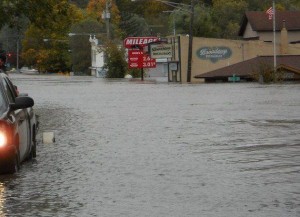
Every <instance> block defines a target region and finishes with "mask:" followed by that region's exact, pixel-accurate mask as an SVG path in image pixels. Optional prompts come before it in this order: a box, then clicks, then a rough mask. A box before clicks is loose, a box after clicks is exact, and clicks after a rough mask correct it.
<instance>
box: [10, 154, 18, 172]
mask: <svg viewBox="0 0 300 217" xmlns="http://www.w3.org/2000/svg"><path fill="white" fill-rule="evenodd" d="M7 168H8V169H7V172H8V173H9V174H13V173H15V172H18V171H19V169H20V158H19V155H18V154H16V155H15V157H14V159H12V160H11V162H10V163H9V164H8V167H7Z"/></svg>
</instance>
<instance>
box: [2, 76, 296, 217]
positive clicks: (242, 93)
mask: <svg viewBox="0 0 300 217" xmlns="http://www.w3.org/2000/svg"><path fill="white" fill-rule="evenodd" d="M11 77H12V79H13V81H14V82H15V83H16V84H17V85H18V87H19V89H20V92H27V93H29V95H30V96H32V97H33V98H34V99H35V110H36V113H37V114H38V115H39V116H40V122H41V123H40V134H39V135H38V139H39V145H38V147H37V159H36V160H35V161H29V162H25V163H24V164H22V167H21V170H20V171H19V172H18V173H17V174H15V175H2V176H0V216H1V217H6V216H7V217H10V216H22V217H23V216H41V217H48V216H49V217H52V216H59V217H64V216H66V217H72V216H76V217H77V216H79V217H85V216H101V217H102V216H103V217H187V216H193V217H200V216H204V217H233V216H236V217H248V216H249V217H252V216H255V217H296V216H300V134H299V132H300V85H299V84H278V85H259V84H256V83H241V84H238V83H235V84H197V85H191V84H186V85H185V84H168V83H167V82H144V83H143V82H140V81H128V80H110V81H107V80H103V79H99V78H94V77H63V76H30V75H28V76H26V75H11ZM46 131H51V132H55V138H56V142H55V143H54V144H43V143H42V136H41V135H42V132H46Z"/></svg>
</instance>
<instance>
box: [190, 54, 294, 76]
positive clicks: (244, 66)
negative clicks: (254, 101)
mask: <svg viewBox="0 0 300 217" xmlns="http://www.w3.org/2000/svg"><path fill="white" fill-rule="evenodd" d="M264 66H270V67H272V66H273V56H258V57H255V58H252V59H249V60H246V61H243V62H239V63H236V64H233V65H230V66H227V67H224V68H220V69H217V70H213V71H210V72H207V73H204V74H200V75H196V76H195V78H202V79H204V80H205V82H221V81H222V82H227V81H232V78H234V77H235V78H238V81H253V78H254V74H256V73H259V71H260V68H261V67H264ZM277 69H280V70H281V71H282V72H283V73H284V74H283V78H284V80H285V81H300V55H283V56H277Z"/></svg>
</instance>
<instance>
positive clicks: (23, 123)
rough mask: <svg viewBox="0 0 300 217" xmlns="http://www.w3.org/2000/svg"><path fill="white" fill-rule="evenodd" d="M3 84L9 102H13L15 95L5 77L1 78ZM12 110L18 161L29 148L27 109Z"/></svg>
mask: <svg viewBox="0 0 300 217" xmlns="http://www.w3.org/2000/svg"><path fill="white" fill-rule="evenodd" d="M3 86H4V89H5V91H6V94H7V97H8V101H9V103H14V102H15V95H14V92H13V90H12V89H11V87H10V85H9V83H8V81H7V80H6V79H3ZM12 112H13V113H14V114H13V115H14V117H15V122H16V124H17V127H18V135H19V152H20V161H23V160H24V159H25V158H26V156H27V154H28V152H29V149H30V146H29V145H30V141H29V138H30V137H29V136H30V130H29V121H28V118H27V111H26V109H17V110H15V111H12Z"/></svg>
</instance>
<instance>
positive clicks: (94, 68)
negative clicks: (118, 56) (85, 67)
mask: <svg viewBox="0 0 300 217" xmlns="http://www.w3.org/2000/svg"><path fill="white" fill-rule="evenodd" d="M90 43H91V56H92V58H91V60H92V64H91V67H90V69H91V75H92V76H96V77H99V78H103V77H105V75H106V70H105V69H104V63H105V53H104V47H103V46H102V45H99V41H98V39H97V38H96V37H95V36H90Z"/></svg>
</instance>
